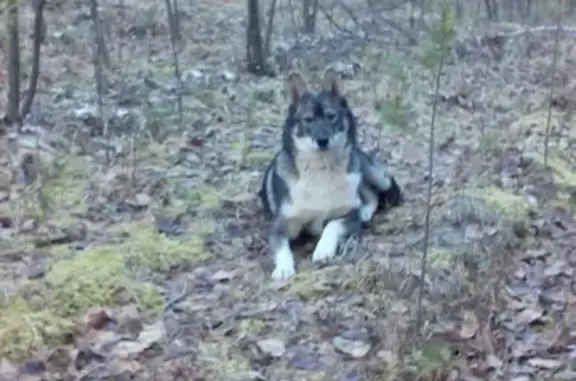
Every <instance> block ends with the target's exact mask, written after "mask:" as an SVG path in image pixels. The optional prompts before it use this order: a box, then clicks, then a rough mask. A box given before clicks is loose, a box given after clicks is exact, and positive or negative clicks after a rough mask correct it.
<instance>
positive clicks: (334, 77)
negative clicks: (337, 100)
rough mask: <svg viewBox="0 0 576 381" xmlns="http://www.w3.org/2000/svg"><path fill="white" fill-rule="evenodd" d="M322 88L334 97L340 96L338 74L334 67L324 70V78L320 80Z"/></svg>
mask: <svg viewBox="0 0 576 381" xmlns="http://www.w3.org/2000/svg"><path fill="white" fill-rule="evenodd" d="M322 88H323V89H324V91H328V92H330V93H332V95H334V96H336V97H340V96H341V95H342V94H341V88H340V75H338V73H337V72H336V70H334V69H327V70H326V71H325V72H324V80H323V81H322Z"/></svg>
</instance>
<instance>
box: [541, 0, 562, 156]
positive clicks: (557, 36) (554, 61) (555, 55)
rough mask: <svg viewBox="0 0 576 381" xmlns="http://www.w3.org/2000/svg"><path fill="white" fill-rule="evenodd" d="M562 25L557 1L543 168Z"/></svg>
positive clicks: (546, 151) (550, 121) (548, 137)
mask: <svg viewBox="0 0 576 381" xmlns="http://www.w3.org/2000/svg"><path fill="white" fill-rule="evenodd" d="M561 23H562V1H559V9H558V22H557V24H556V32H555V33H554V53H553V56H552V84H551V85H550V99H549V100H548V115H547V116H546V132H545V134H544V166H546V167H547V166H548V146H549V144H550V129H551V127H552V126H551V124H552V102H553V99H554V91H555V89H556V83H555V79H556V69H557V66H558V44H559V42H560V28H561Z"/></svg>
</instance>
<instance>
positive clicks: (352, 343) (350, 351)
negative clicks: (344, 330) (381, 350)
mask: <svg viewBox="0 0 576 381" xmlns="http://www.w3.org/2000/svg"><path fill="white" fill-rule="evenodd" d="M332 344H333V345H334V347H335V348H336V349H337V350H339V351H340V352H342V353H345V354H347V355H350V356H352V357H354V358H361V357H364V356H366V355H367V354H368V352H369V351H370V347H371V345H370V343H368V342H366V341H363V340H350V339H346V338H344V337H342V336H336V337H334V339H332Z"/></svg>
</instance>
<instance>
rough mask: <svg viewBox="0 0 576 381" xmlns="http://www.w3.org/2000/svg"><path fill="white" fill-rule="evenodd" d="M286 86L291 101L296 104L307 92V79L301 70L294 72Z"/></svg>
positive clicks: (289, 76)
mask: <svg viewBox="0 0 576 381" xmlns="http://www.w3.org/2000/svg"><path fill="white" fill-rule="evenodd" d="M286 87H287V89H288V96H289V97H290V103H291V104H296V103H298V102H299V101H300V98H302V96H303V95H304V93H305V92H306V88H307V86H306V80H305V79H304V77H303V76H302V74H301V73H299V72H292V73H290V74H289V75H288V78H287V80H286Z"/></svg>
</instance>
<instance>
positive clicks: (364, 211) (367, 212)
mask: <svg viewBox="0 0 576 381" xmlns="http://www.w3.org/2000/svg"><path fill="white" fill-rule="evenodd" d="M376 208H377V205H375V204H364V205H362V207H361V208H360V220H362V222H369V221H370V220H371V219H372V216H373V215H374V213H376Z"/></svg>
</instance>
